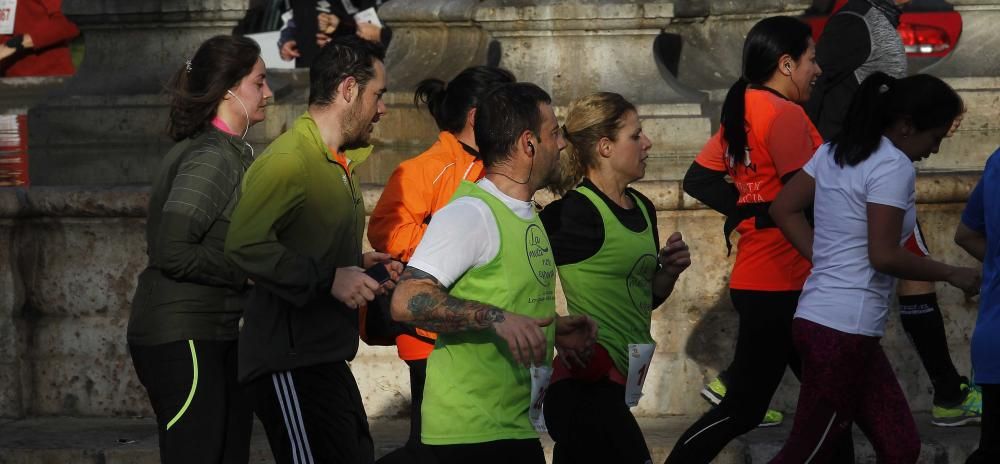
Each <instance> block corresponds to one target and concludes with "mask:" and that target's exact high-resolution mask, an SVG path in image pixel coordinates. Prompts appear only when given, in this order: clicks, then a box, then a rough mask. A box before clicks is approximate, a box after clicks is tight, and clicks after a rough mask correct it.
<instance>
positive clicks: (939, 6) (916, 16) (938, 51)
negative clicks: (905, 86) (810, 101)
mask: <svg viewBox="0 0 1000 464" xmlns="http://www.w3.org/2000/svg"><path fill="white" fill-rule="evenodd" d="M845 3H847V0H835V1H830V0H815V1H814V2H813V6H812V8H810V9H809V10H807V11H806V14H805V16H803V18H802V20H803V21H805V22H806V23H807V24H809V25H810V26H812V30H813V39H815V40H817V41H818V40H819V36H820V34H822V33H823V28H824V27H826V22H827V21H829V19H830V16H833V14H834V13H836V11H837V10H839V9H840V8H841V7H843V6H844V4H845ZM896 30H898V31H899V36H900V38H902V39H903V47H904V48H905V49H906V55H907V58H908V61H909V68H910V71H911V72H918V71H920V70H921V69H923V68H926V67H927V66H929V65H931V64H933V63H935V62H937V61H938V60H940V59H941V58H943V57H945V56H947V55H948V54H949V53H951V52H952V50H954V49H955V46H956V45H957V44H958V39H959V37H960V36H961V35H962V15H961V14H959V13H958V12H956V11H955V10H954V8H953V7H952V6H951V5H950V4H948V2H946V1H943V0H912V1H911V2H909V3H907V4H905V5H903V15H902V16H901V17H900V19H899V27H898V28H896Z"/></svg>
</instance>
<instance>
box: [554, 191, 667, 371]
mask: <svg viewBox="0 0 1000 464" xmlns="http://www.w3.org/2000/svg"><path fill="white" fill-rule="evenodd" d="M576 191H577V192H579V193H581V194H583V196H585V197H587V199H589V200H590V202H591V203H593V204H594V206H595V207H596V208H597V211H598V212H600V214H601V220H602V221H603V222H604V244H603V245H601V249H600V250H598V251H597V253H596V254H594V255H593V256H591V257H590V258H587V259H585V260H583V261H580V262H577V263H573V264H567V265H563V266H559V281H560V282H562V288H563V292H564V293H565V294H566V305H567V309H568V310H569V313H570V314H586V315H587V316H590V317H591V318H592V319H594V320H596V321H597V324H598V325H597V327H598V330H597V342H598V343H600V344H601V346H603V347H604V349H606V350H608V353H609V354H610V355H611V359H612V361H614V363H615V367H616V368H618V371H619V372H621V373H622V375H628V345H629V344H630V343H637V344H646V343H653V337H652V335H650V333H649V326H650V319H651V316H652V310H653V308H652V306H653V275H654V274H655V273H656V268H657V264H658V261H657V258H656V255H657V250H656V243H655V242H654V240H653V228H652V225H651V224H652V221H650V219H649V212H648V211H646V206H645V205H644V204H643V203H642V201H640V200H639V199H638V198H635V197H634V196H633V197H632V201H633V202H634V203H635V204H636V205H637V206H638V207H639V208H640V210H642V215H643V217H645V219H646V228H645V229H644V230H643V231H642V232H633V231H631V230H629V229H628V228H627V227H625V226H624V225H622V223H621V221H619V220H618V218H617V217H616V216H615V214H614V212H612V211H611V209H610V208H608V205H607V204H605V203H604V200H602V199H601V198H600V197H598V196H597V194H596V193H594V192H593V191H591V190H590V189H588V188H586V187H578V188H577V189H576Z"/></svg>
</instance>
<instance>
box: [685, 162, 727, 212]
mask: <svg viewBox="0 0 1000 464" xmlns="http://www.w3.org/2000/svg"><path fill="white" fill-rule="evenodd" d="M683 188H684V191H685V192H687V194H688V195H691V196H692V197H694V198H695V199H697V200H698V201H700V202H702V203H704V204H706V205H708V207H709V208H712V209H714V210H716V211H718V212H719V213H722V214H723V215H724V216H727V217H729V216H734V215H735V214H736V202H737V200H739V198H740V193H739V191H738V190H736V186H734V185H733V184H731V183H730V182H727V181H726V173H725V172H723V171H713V170H711V169H708V168H706V167H704V166H702V165H700V164H698V163H691V167H690V168H688V171H687V173H686V174H684V184H683Z"/></svg>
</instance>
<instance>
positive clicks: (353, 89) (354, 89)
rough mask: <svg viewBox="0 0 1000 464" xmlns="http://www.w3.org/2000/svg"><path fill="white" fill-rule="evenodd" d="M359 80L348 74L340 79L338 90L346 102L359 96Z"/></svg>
mask: <svg viewBox="0 0 1000 464" xmlns="http://www.w3.org/2000/svg"><path fill="white" fill-rule="evenodd" d="M358 89H359V86H358V80H357V79H355V78H354V76H347V77H345V78H344V80H342V81H340V86H338V88H337V92H338V93H339V94H340V98H343V99H344V101H345V102H347V103H350V102H352V101H354V99H355V98H357V96H358V95H357V94H358Z"/></svg>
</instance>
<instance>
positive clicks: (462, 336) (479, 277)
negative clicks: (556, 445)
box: [421, 181, 556, 445]
mask: <svg viewBox="0 0 1000 464" xmlns="http://www.w3.org/2000/svg"><path fill="white" fill-rule="evenodd" d="M463 196H469V197H473V198H478V199H480V200H482V201H483V202H485V203H486V205H488V206H489V208H490V210H491V211H492V212H493V217H494V218H496V222H497V227H498V230H499V232H500V250H499V251H498V252H497V255H496V257H495V258H493V260H492V261H490V262H489V263H487V264H486V265H484V266H482V267H477V268H472V269H469V270H468V271H467V272H466V273H465V274H464V275H463V276H462V277H461V278H460V279H459V280H458V282H455V284H454V285H453V286H452V287H451V290H450V292H449V293H450V294H451V295H452V296H454V297H457V298H462V299H466V300H473V301H478V302H482V303H486V304H490V305H493V306H496V307H498V308H501V309H503V310H504V311H507V312H511V313H516V314H521V315H524V316H528V317H532V318H536V319H543V318H547V317H554V316H555V315H556V307H555V281H556V268H555V260H554V258H553V257H552V249H551V246H550V245H549V237H548V235H546V233H545V229H544V228H543V227H542V222H541V220H539V219H538V216H537V215H535V217H533V218H532V219H530V220H525V219H521V218H520V217H518V216H517V215H516V214H514V212H513V211H511V210H510V209H509V208H508V207H507V206H506V205H505V204H504V203H503V202H501V201H500V200H499V199H497V198H496V197H494V196H493V195H492V194H490V193H489V192H487V191H485V190H483V189H482V188H480V187H479V186H478V185H476V184H474V183H471V182H467V181H463V182H462V183H461V184H460V185H459V187H458V190H457V191H456V192H455V196H454V197H453V198H459V197H463ZM469 239H470V240H477V239H478V238H477V237H470V238H469ZM542 330H543V331H544V332H545V338H546V340H547V342H548V349H547V354H546V358H545V359H546V360H547V361H546V364H547V365H551V359H552V347H553V343H554V341H555V323H554V322H553V324H551V325H549V326H548V327H545V328H543V329H542ZM530 403H531V376H530V374H529V370H528V368H526V367H523V366H522V365H520V364H517V363H515V362H514V359H513V358H512V357H511V354H510V350H509V349H508V348H507V342H505V341H504V340H503V339H502V338H500V337H499V336H498V335H497V334H496V333H495V332H493V331H492V330H477V331H469V332H460V333H453V334H439V335H438V339H437V342H436V343H435V345H434V351H433V352H431V356H430V358H428V360H427V381H426V383H425V384H424V402H423V407H422V409H421V411H422V414H423V419H422V421H423V423H422V432H421V439H422V441H423V442H424V443H426V444H429V445H454V444H468V443H483V442H487V441H494V440H506V439H533V438H538V433H537V432H535V429H534V428H533V427H532V425H531V421H530V420H529V418H528V408H529V406H530Z"/></svg>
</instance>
